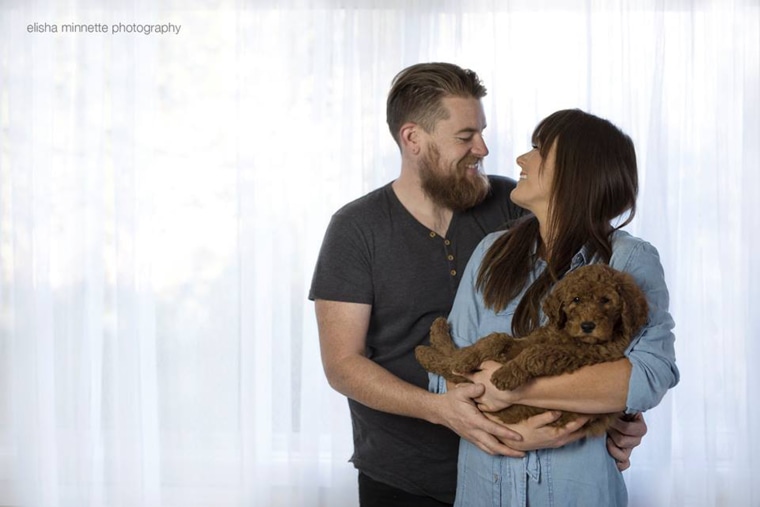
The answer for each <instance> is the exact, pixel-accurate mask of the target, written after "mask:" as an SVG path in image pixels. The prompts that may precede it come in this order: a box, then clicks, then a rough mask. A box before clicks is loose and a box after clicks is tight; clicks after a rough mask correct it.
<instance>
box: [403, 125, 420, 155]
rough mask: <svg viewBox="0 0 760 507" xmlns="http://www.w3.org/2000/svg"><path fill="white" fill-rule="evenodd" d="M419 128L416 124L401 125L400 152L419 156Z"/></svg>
mask: <svg viewBox="0 0 760 507" xmlns="http://www.w3.org/2000/svg"><path fill="white" fill-rule="evenodd" d="M420 131H421V128H420V126H419V125H417V124H416V123H412V122H408V123H404V124H403V125H401V128H400V129H399V136H398V138H399V141H400V142H401V150H402V151H406V152H408V153H411V154H413V155H419V154H420V151H421V150H422V135H421V132H420Z"/></svg>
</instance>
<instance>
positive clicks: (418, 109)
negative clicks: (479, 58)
mask: <svg viewBox="0 0 760 507" xmlns="http://www.w3.org/2000/svg"><path fill="white" fill-rule="evenodd" d="M485 95H486V87H485V86H483V83H482V82H481V81H480V78H479V77H478V75H477V74H476V73H475V72H474V71H472V70H470V69H463V68H461V67H459V66H457V65H454V64H452V63H439V62H433V63H418V64H416V65H412V66H411V67H407V68H405V69H404V70H402V71H401V72H399V73H398V74H397V75H396V77H394V78H393V82H392V84H391V90H390V92H389V93H388V102H387V104H386V119H387V121H388V128H389V129H390V131H391V135H392V136H393V139H395V140H396V144H398V145H399V146H401V143H400V140H399V130H400V129H401V126H402V125H403V124H404V123H407V122H414V123H417V124H419V125H420V126H421V127H422V128H423V129H424V130H425V132H432V131H433V130H434V129H435V125H436V123H437V122H438V120H443V119H446V118H448V116H449V113H448V111H447V110H446V108H445V107H443V104H442V100H443V99H444V98H445V97H464V98H469V97H473V98H476V99H481V98H483V97H484V96H485Z"/></svg>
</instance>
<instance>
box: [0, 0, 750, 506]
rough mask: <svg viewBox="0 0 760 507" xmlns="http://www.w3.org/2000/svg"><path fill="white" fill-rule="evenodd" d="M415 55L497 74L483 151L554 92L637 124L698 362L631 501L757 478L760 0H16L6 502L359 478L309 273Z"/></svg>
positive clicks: (8, 138)
mask: <svg viewBox="0 0 760 507" xmlns="http://www.w3.org/2000/svg"><path fill="white" fill-rule="evenodd" d="M35 23H36V25H35ZM67 23H78V24H90V23H103V24H105V25H106V26H107V29H108V30H107V32H106V33H64V32H63V31H62V30H63V25H64V24H67ZM118 23H122V24H125V25H134V30H135V31H136V30H138V27H140V28H139V30H143V29H144V27H145V25H150V24H168V23H172V24H173V25H175V26H181V28H180V30H179V33H166V34H160V33H152V34H150V35H145V34H144V33H139V32H135V33H118V34H112V33H110V29H111V27H112V25H114V24H118ZM53 26H55V27H56V28H57V32H55V33H51V31H50V29H51V28H52V27H53ZM42 30H46V31H42ZM143 31H144V30H143ZM419 61H451V62H454V63H457V64H460V65H462V66H464V67H470V68H472V69H474V70H476V71H477V72H478V73H479V74H480V76H481V77H482V78H483V80H484V82H485V85H486V87H487V88H488V91H489V93H488V96H487V97H486V98H485V101H484V103H485V107H486V115H487V119H488V129H487V130H486V136H487V142H488V144H489V149H490V152H491V153H490V155H489V157H488V158H487V160H486V168H487V170H488V172H491V173H495V174H504V175H508V176H512V177H514V176H516V175H517V172H518V171H517V168H516V164H515V162H514V159H515V157H516V156H517V155H518V154H520V153H522V152H523V151H525V150H526V149H527V147H528V146H529V136H530V133H531V132H532V129H533V127H534V126H535V124H536V123H537V122H538V121H539V120H540V119H541V118H543V117H544V116H546V115H548V114H549V113H551V112H553V111H555V110H557V109H561V108H567V107H579V108H581V109H584V110H587V111H589V112H592V113H594V114H597V115H600V116H603V117H607V118H609V119H610V120H611V121H613V122H614V123H616V124H617V125H619V126H620V127H621V128H622V129H623V130H624V131H626V132H627V133H628V134H630V135H631V137H632V138H633V140H634V142H635V144H636V147H637V155H638V158H639V171H640V182H641V192H640V198H639V203H638V212H637V216H636V219H635V220H634V222H633V223H632V224H631V225H630V226H629V227H628V228H629V229H630V230H631V232H632V233H634V234H636V235H639V236H641V237H644V238H645V239H647V240H649V241H650V242H651V243H652V244H654V245H655V246H656V247H657V248H658V250H659V251H660V254H661V257H662V261H663V265H664V267H665V271H666V276H667V280H668V284H669V288H670V291H671V310H672V313H673V315H674V318H675V321H676V325H677V327H676V337H677V342H676V347H677V358H678V364H679V367H680V369H681V373H682V381H681V383H680V385H678V386H677V387H676V388H675V389H674V390H673V391H672V392H670V393H669V394H668V395H667V396H666V398H665V400H664V401H663V403H662V404H661V405H660V406H659V407H657V408H656V409H654V410H652V411H650V412H649V413H647V414H646V420H647V422H648V425H649V433H648V435H647V436H646V437H645V438H644V441H643V443H642V445H641V446H640V447H639V448H637V449H636V450H635V451H634V454H633V459H632V461H633V466H632V468H631V469H630V470H629V471H628V472H626V473H625V477H626V481H627V483H628V486H629V496H630V499H631V502H630V504H631V505H632V506H647V507H650V506H660V505H662V506H666V505H668V506H669V505H690V506H691V505H694V506H705V507H708V506H722V505H747V506H749V505H758V504H760V487H758V485H757V481H754V480H753V478H754V476H755V475H757V473H758V472H760V469H758V461H757V457H756V456H758V455H760V441H758V437H757V435H756V432H754V431H753V426H754V425H753V421H756V420H758V416H760V414H759V413H758V410H760V409H758V406H760V395H759V394H758V386H760V378H758V373H757V372H756V369H755V368H754V367H753V366H754V364H755V363H757V362H758V360H760V346H759V345H758V344H757V343H758V340H756V339H755V337H756V336H758V333H760V319H758V317H757V316H756V315H755V313H756V312H755V311H754V307H755V306H756V304H757V302H758V300H759V298H758V296H760V294H759V291H760V289H758V282H760V276H759V274H758V267H757V264H756V263H755V262H754V259H755V257H756V256H757V254H758V240H757V239H756V238H755V234H754V231H757V230H760V213H759V212H758V210H757V205H756V203H755V201H756V195H757V192H758V190H760V176H759V175H758V170H757V169H758V167H760V6H758V4H757V2H754V1H751V0H727V1H722V0H691V1H688V0H680V1H668V2H662V1H659V0H640V1H638V2H635V3H631V2H589V1H580V0H578V1H572V2H567V1H559V0H542V1H535V0H530V1H529V0H512V1H510V2H498V1H495V0H469V1H461V2H453V1H446V2H441V1H434V0H416V1H414V2H402V1H390V2H388V1H379V0H367V1H359V0H355V1H346V0H319V1H317V0H289V1H274V0H271V1H265V0H258V1H251V2H242V1H232V0H216V1H214V0H207V1H204V0H193V1H191V2H179V1H178V0H174V1H171V0H165V1H162V2H156V3H150V2H147V1H141V2H135V3H130V2H121V1H118V0H111V1H110V2H107V3H105V4H103V3H96V2H91V1H86V0H71V1H69V2H67V3H65V4H61V3H55V2H48V1H45V0H39V1H37V2H32V3H22V2H20V1H9V2H6V3H3V5H2V6H0V505H8V506H10V505H18V506H29V507H31V506H35V507H37V506H44V507H48V506H56V507H57V506H61V507H64V506H72V507H74V506H76V507H84V506H93V507H95V506H97V507H100V506H124V507H139V506H146V507H154V506H161V507H164V506H165V507H170V506H182V507H187V506H208V505H214V506H218V507H225V506H267V507H270V506H293V505H299V506H314V507H327V506H329V507H342V506H346V507H349V506H353V505H355V504H356V497H357V495H356V473H355V471H354V470H353V467H352V465H351V464H350V463H348V460H349V458H350V455H351V449H352V441H351V425H350V421H349V414H348V410H347V406H346V402H345V399H344V398H343V397H342V396H340V395H338V394H337V393H335V392H334V391H332V390H331V389H330V387H329V386H328V384H327V382H326V380H325V378H324V374H323V372H322V367H321V362H320V359H319V344H318V340H317V330H316V322H315V319H314V315H313V307H312V304H311V303H310V302H309V301H307V299H306V294H307V291H308V288H309V285H310V282H311V272H312V269H313V265H314V262H315V260H316V256H317V252H318V249H319V245H320V243H321V240H322V235H323V233H324V230H325V228H326V226H327V223H328V221H329V218H330V216H331V214H332V213H333V212H334V211H335V210H337V209H338V208H339V207H340V206H342V205H343V204H345V203H346V202H348V201H350V200H352V199H354V198H356V197H359V196H360V195H362V194H364V193H366V192H368V191H370V190H372V189H374V188H377V187H378V186H380V185H382V184H384V183H387V182H389V181H391V180H392V179H393V178H395V177H396V176H397V174H398V168H399V161H398V149H397V147H396V146H395V144H394V143H393V140H392V138H391V136H390V135H389V133H388V130H387V126H386V124H385V96H386V93H387V90H388V88H389V86H390V82H391V79H392V77H393V76H394V75H395V74H396V73H397V72H398V71H399V70H401V69H402V68H403V67H405V66H407V65H410V64H412V63H416V62H419Z"/></svg>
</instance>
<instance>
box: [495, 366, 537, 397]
mask: <svg viewBox="0 0 760 507" xmlns="http://www.w3.org/2000/svg"><path fill="white" fill-rule="evenodd" d="M528 380H529V377H528V375H527V374H526V373H525V372H524V371H523V370H521V369H519V368H512V367H509V366H502V367H501V368H499V369H498V370H496V371H495V372H493V375H491V383H492V384H493V385H494V386H495V387H496V389H499V390H500V391H513V390H515V389H517V388H518V387H520V386H521V385H523V384H524V383H525V382H527V381H528Z"/></svg>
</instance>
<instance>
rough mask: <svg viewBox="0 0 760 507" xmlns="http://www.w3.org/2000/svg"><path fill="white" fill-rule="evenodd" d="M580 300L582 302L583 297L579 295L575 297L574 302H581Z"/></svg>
mask: <svg viewBox="0 0 760 507" xmlns="http://www.w3.org/2000/svg"><path fill="white" fill-rule="evenodd" d="M580 302H581V298H579V297H578V296H576V297H574V298H573V303H580Z"/></svg>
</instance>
